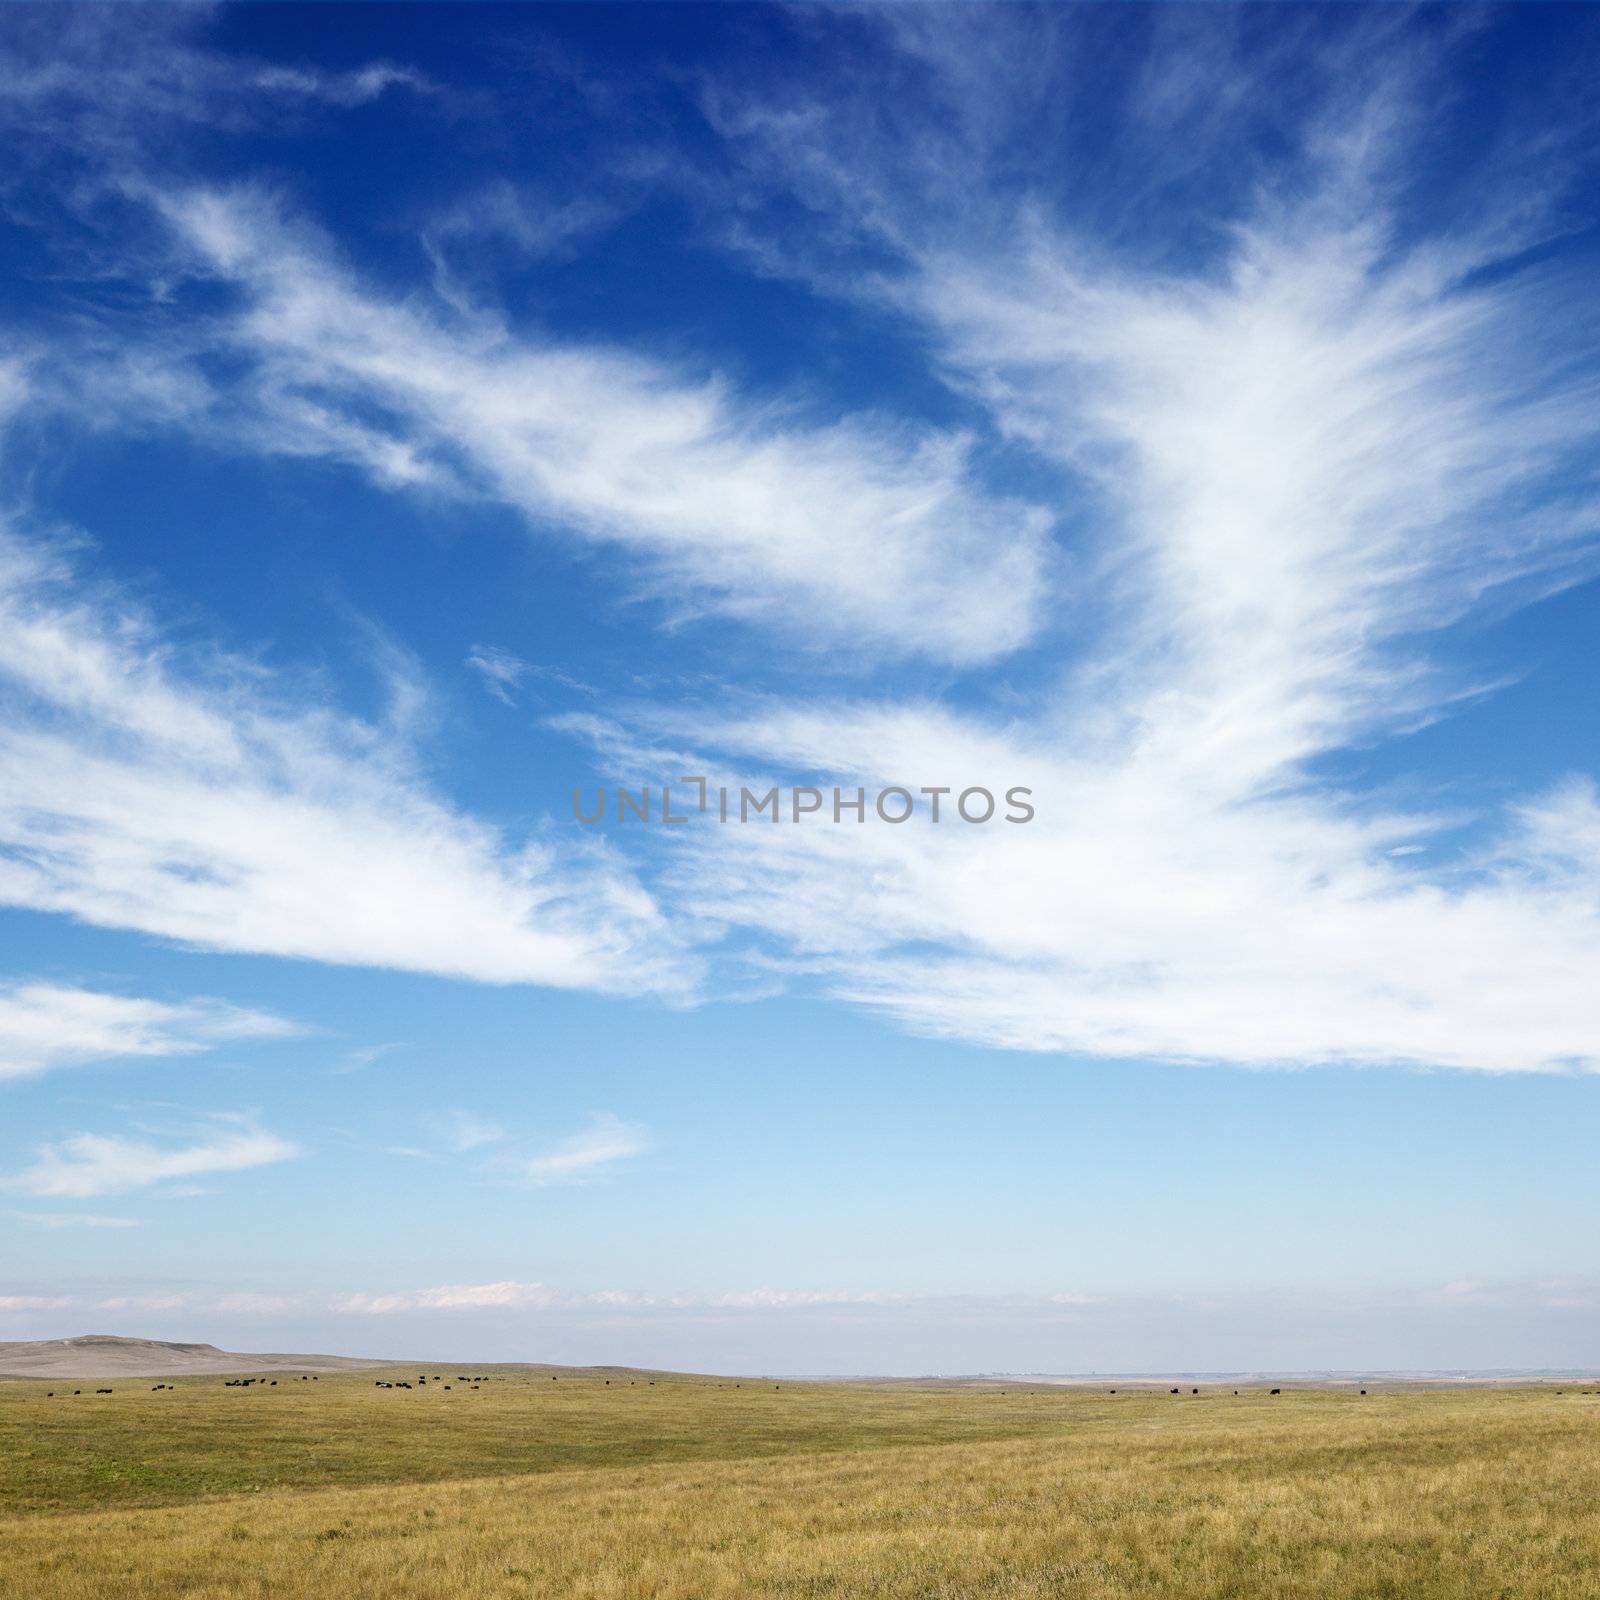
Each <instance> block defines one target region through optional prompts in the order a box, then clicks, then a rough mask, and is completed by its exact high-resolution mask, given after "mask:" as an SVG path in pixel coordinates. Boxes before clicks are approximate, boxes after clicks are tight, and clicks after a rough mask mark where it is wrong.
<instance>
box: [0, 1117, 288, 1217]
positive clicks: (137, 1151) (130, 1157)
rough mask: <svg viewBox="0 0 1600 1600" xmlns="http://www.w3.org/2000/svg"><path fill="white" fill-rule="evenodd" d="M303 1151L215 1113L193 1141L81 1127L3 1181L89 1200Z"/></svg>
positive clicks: (17, 1189) (36, 1192)
mask: <svg viewBox="0 0 1600 1600" xmlns="http://www.w3.org/2000/svg"><path fill="white" fill-rule="evenodd" d="M300 1154H301V1151H300V1150H299V1148H298V1147H297V1146H295V1145H293V1144H291V1143H290V1142H289V1141H288V1140H287V1139H282V1138H280V1137H279V1136H278V1135H277V1134H274V1133H270V1132H268V1131H267V1130H266V1129H265V1128H261V1127H259V1126H257V1125H256V1124H255V1122H254V1121H253V1120H251V1119H250V1118H248V1117H226V1118H218V1119H214V1120H213V1122H212V1124H211V1126H209V1127H208V1128H206V1129H205V1130H204V1131H203V1132H201V1133H200V1135H199V1136H198V1137H195V1138H192V1139H191V1140H190V1141H189V1142H188V1143H185V1144H176V1143H172V1142H164V1143H159V1144H158V1143H156V1142H154V1141H153V1140H150V1139H144V1138H131V1137H128V1136H126V1135H121V1134H99V1133H77V1134H73V1135H71V1136H70V1137H69V1138H66V1139H63V1140H61V1141H59V1142H58V1143H55V1144H47V1145H43V1146H41V1147H40V1148H39V1150H38V1151H37V1152H36V1153H35V1156H34V1160H33V1163H32V1165H31V1166H28V1167H25V1168H23V1169H22V1171H20V1172H17V1173H14V1174H12V1175H11V1176H10V1177H7V1178H3V1179H0V1187H3V1188H6V1189H10V1190H11V1191H13V1192H14V1193H19V1194H26V1195H31V1196H33V1197H34V1198H36V1199H62V1200H88V1199H93V1198H95V1197H97V1196H100V1195H108V1194H127V1193H129V1192H131V1191H133V1190H136V1189H147V1188H151V1187H152V1186H155V1185H160V1184H166V1183H170V1182H171V1181H172V1180H174V1179H182V1178H196V1177H203V1176H207V1175H209V1174H212V1173H223V1172H244V1171H248V1170H250V1169H251V1168H254V1167H264V1166H270V1165H272V1164H274V1163H276V1162H280V1161H290V1160H293V1159H294V1158H295V1157H297V1156H298V1155H300Z"/></svg>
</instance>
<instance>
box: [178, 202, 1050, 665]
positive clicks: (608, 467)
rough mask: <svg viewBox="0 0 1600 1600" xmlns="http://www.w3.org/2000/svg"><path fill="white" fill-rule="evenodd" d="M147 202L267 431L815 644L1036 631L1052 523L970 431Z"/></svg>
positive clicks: (213, 205)
mask: <svg viewBox="0 0 1600 1600" xmlns="http://www.w3.org/2000/svg"><path fill="white" fill-rule="evenodd" d="M151 200H152V203H153V204H154V205H155V206H156V207H157V208H158V209H159V212H160V214H161V215H162V216H164V217H165V219H166V220H167V222H168V223H169V225H170V227H171V230H172V232H173V235H174V237H175V239H176V240H177V241H178V243H179V245H180V246H181V254H180V256H179V260H178V263H177V265H178V266H180V267H183V266H186V267H187V269H188V270H189V271H190V272H192V273H195V274H198V275H201V276H203V277H206V278H209V279H215V280H217V281H220V282H222V283H223V284H225V285H228V286H230V287H231V288H232V289H233V290H235V291H236V293H237V294H238V296H239V306H238V309H237V311H236V313H235V314H234V315H232V316H231V317H228V318H224V319H223V320H222V321H220V322H219V323H217V324H215V338H216V340H217V342H218V345H219V347H222V348H226V349H229V350H231V351H232V352H234V353H235V354H236V355H238V356H242V357H243V358H245V359H246V360H247V361H248V362H250V363H251V376H250V378H249V380H248V384H247V385H246V386H244V387H242V388H241V389H240V390H239V392H238V393H236V394H235V395H233V396H232V397H231V400H230V407H231V409H233V410H234V411H235V412H236V413H238V414H239V415H240V417H241V420H242V421H243V422H245V423H246V424H249V422H250V418H251V417H252V416H253V418H254V425H256V430H257V431H256V432H255V434H254V442H255V443H256V444H258V445H261V446H265V447H267V448H273V447H274V446H276V448H279V449H282V450H284V451H286V452H289V453H294V454H321V455H328V456H332V457H337V458H341V459H345V460H349V461H351V462H353V463H354V464H356V465H358V466H360V467H362V468H363V469H364V470H366V471H367V472H368V473H370V474H371V475H372V476H373V477H374V478H375V479H376V480H377V481H378V482H380V483H382V484H384V485H385V486H388V487H396V488H399V487H405V486H428V487H431V488H434V489H441V488H443V489H449V488H453V487H457V486H461V485H471V486H474V487H475V488H476V489H477V490H479V491H483V490H487V491H488V492H490V493H492V494H494V495H495V496H497V497H498V498H500V499H502V500H504V501H505V502H507V503H509V504H511V505H513V506H515V507H517V508H518V509H519V510H521V511H522V512H524V513H525V514H526V515H527V517H528V518H529V519H530V521H531V522H533V523H535V524H537V525H538V526H539V527H540V528H541V529H550V528H554V529H563V530H566V532H567V533H568V534H569V535H570V536H573V537H576V538H578V539H580V540H584V541H593V542H596V543H599V544H602V545H605V546H607V547H609V548H611V549H612V550H613V551H616V552H619V553H622V554H624V555H628V556H631V557H633V558H635V561H636V567H635V571H636V576H637V578H638V581H640V582H642V583H645V584H646V585H647V586H648V585H654V586H655V587H657V589H658V590H659V591H660V592H662V593H664V594H667V595H670V596H673V597H674V598H675V600H676V601H677V602H678V603H682V604H687V605H688V606H689V607H690V608H691V609H696V610H704V609H707V608H709V609H710V610H712V611H714V612H718V613H721V614H725V615H729V616H734V617H738V618H742V619H744V620H746V621H750V622H759V623H764V624H766V625H768V626H771V627H774V628H776V629H778V630H779V631H780V632H783V633H786V634H789V635H791V636H798V637H800V638H802V639H806V640H810V641H812V642H837V641H839V640H841V639H845V638H849V639H854V640H868V641H870V642H871V643H872V645H873V647H874V648H875V649H876V650H877V651H878V652H879V653H887V654H891V655H895V654H899V655H905V654H910V655H927V656H933V657H936V658H940V659H948V660H952V661H957V662H972V661H981V660H986V659H990V658H992V657H994V656H997V655H1003V654H1006V653H1007V652H1009V651H1011V650H1014V649H1015V648H1017V647H1018V646H1019V645H1021V644H1023V643H1025V642H1026V641H1027V640H1028V639H1029V638H1030V637H1031V635H1032V634H1033V632H1034V630H1035V628H1036V627H1037V626H1038V623H1039V621H1040V616H1041V606H1042V604H1043V600H1044V596H1045V592H1046V573H1045V563H1044V554H1045V544H1044V534H1045V529H1046V522H1047V518H1046V517H1045V515H1044V514H1043V513H1042V512H1041V511H1040V510H1039V509H1038V508H1037V507H1034V506H1029V505H1027V504H1024V503H1022V502H1020V501H1017V500H1015V499H1007V498H1004V497H998V496H993V495H989V494H986V493H985V492H984V491H983V489H982V488H981V486H979V485H978V483H977V482H976V480H975V479H974V478H973V476H972V475H971V473H970V472H969V463H968V456H969V453H970V443H971V441H970V440H968V439H965V438H963V437H961V436H959V435H956V434H952V433H942V434H941V433H933V432H929V431H927V430H918V429H914V428H911V427H909V426H906V425H903V424H897V423H892V422H887V421H884V420H882V419H876V420H875V419H870V418H864V417H862V418H854V419H846V420H843V421H836V422H832V423H829V424H817V423H810V422H807V421H805V420H803V419H802V418H801V417H799V416H798V415H793V414H786V412H785V408H784V407H783V406H782V405H781V404H778V403H775V402H773V401H771V400H766V399H758V398H755V397H751V396H743V395H740V394H738V393H737V392H736V391H734V390H733V389H732V388H731V387H730V386H729V385H728V384H727V383H726V382H724V381H723V380H720V379H718V378H715V377H713V378H706V377H703V376H702V377H696V376H694V375H691V374H687V373H682V372H677V371H674V370H671V369H669V368H667V367H666V366H663V365H662V364H661V363H659V362H656V361H652V360H649V359H646V358H644V357H642V356H639V355H636V354H633V353H630V352H628V351H626V350H622V349H614V348H604V347H600V346H585V345H576V344H558V343H555V342H544V343H539V342H530V341H529V340H527V339H525V338H519V337H516V336H514V335H512V334H511V333H509V332H508V331H507V330H505V329H504V328H503V327H501V326H499V325H497V324H495V323H493V322H490V321H487V320H485V319H483V318H481V317H480V318H475V319H471V320H468V321H464V322H463V321H460V320H457V321H456V322H454V323H446V322H444V321H441V320H440V318H439V317H437V316H433V315H430V314H429V313H428V312H427V311H426V309H425V308H424V307H422V306H420V305H417V304H414V303H408V304H402V303H399V302H395V301H390V300H386V299H384V298H382V297H381V296H379V295H378V294H376V293H374V292H372V291H370V290H368V289H365V288H364V287H363V286H362V285H361V284H360V283H359V282H358V281H356V280H355V279H354V278H353V276H352V275H351V274H350V273H349V271H348V270H347V269H346V268H345V267H343V266H342V265H341V264H340V263H339V262H338V261H337V259H336V258H335V255H334V252H333V250H332V248H331V246H330V245H329V244H328V243H327V242H326V241H325V240H323V239H321V238H319V237H318V236H316V234H315V233H314V232H313V231H312V230H310V229H309V228H307V227H306V226H304V225H299V224H296V223H294V222H293V221H291V220H290V219H288V218H286V217H285V216H284V215H283V214H282V213H281V210H280V208H279V207H278V206H277V205H276V204H275V203H274V202H273V201H271V200H270V199H269V198H267V197H266V196H265V195H263V194H261V193H260V192H257V191H252V190H249V189H237V190H232V191H227V192H223V191H214V190H191V191H181V192H180V191H171V192H165V191H157V192H155V193H154V194H153V195H152V196H151Z"/></svg>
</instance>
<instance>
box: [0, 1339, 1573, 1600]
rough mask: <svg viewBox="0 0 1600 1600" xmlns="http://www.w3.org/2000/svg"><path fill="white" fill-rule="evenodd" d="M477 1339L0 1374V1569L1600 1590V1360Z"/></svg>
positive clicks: (793, 1592) (1328, 1599)
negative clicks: (650, 1346)
mask: <svg viewBox="0 0 1600 1600" xmlns="http://www.w3.org/2000/svg"><path fill="white" fill-rule="evenodd" d="M422 1370H423V1369H422V1368H420V1367H419V1368H418V1369H416V1371H417V1372H420V1371H422ZM428 1370H429V1371H430V1372H431V1371H432V1370H434V1369H432V1368H430V1369H428ZM437 1370H438V1371H439V1372H440V1373H441V1374H445V1369H444V1367H443V1366H442V1365H441V1366H440V1367H439V1368H438V1369H437ZM458 1371H459V1372H463V1373H465V1372H469V1371H473V1372H483V1373H488V1374H490V1375H491V1376H490V1381H489V1382H487V1383H485V1384H484V1385H483V1386H482V1388H481V1389H480V1390H479V1391H478V1392H475V1393H474V1392H471V1391H469V1390H468V1389H466V1388H463V1386H461V1385H459V1384H455V1383H454V1382H453V1381H452V1386H451V1389H450V1390H449V1391H448V1392H446V1391H444V1390H443V1388H442V1387H439V1386H435V1385H434V1384H432V1383H430V1384H429V1386H428V1388H427V1389H426V1390H418V1389H414V1390H410V1391H403V1390H382V1389H376V1388H374V1387H373V1377H374V1375H373V1374H370V1373H367V1374H362V1373H348V1374H337V1375H333V1374H323V1375H322V1376H321V1377H320V1378H319V1380H318V1381H317V1382H316V1383H310V1382H306V1383H301V1382H299V1381H298V1380H297V1379H294V1378H285V1377H282V1376H280V1378H279V1382H278V1386H277V1387H276V1388H272V1387H266V1386H263V1385H260V1384H257V1385H254V1386H252V1387H251V1388H248V1389H231V1388H224V1387H223V1386H222V1383H221V1381H220V1380H219V1379H217V1378H215V1377H205V1378H187V1379H185V1378H179V1379H176V1380H173V1381H174V1383H175V1385H176V1387H175V1388H174V1389H171V1390H166V1391H162V1392H159V1393H152V1392H151V1381H150V1380H144V1381H130V1380H127V1379H120V1380H116V1381H115V1382H112V1383H110V1384H109V1385H108V1384H106V1383H104V1382H102V1383H98V1384H97V1383H95V1382H93V1381H90V1380H86V1381H81V1382H78V1383H76V1384H72V1383H68V1384H63V1383H62V1382H61V1381H59V1380H57V1381H55V1382H54V1383H52V1384H46V1383H21V1382H11V1383H0V1596H4V1597H6V1600H12V1597H16V1600H90V1597H93V1600H102V1597H104V1600H111V1597H118V1600H122V1597H126V1600H169V1597H182V1600H243V1597H247V1596H248V1597H252V1600H254V1597H271V1600H278V1597H282V1600H324V1597H327V1596H335V1597H340V1600H351V1597H360V1600H365V1597H368V1596H372V1597H379V1596H382V1597H385V1600H389V1597H395V1600H465V1597H471V1600H500V1597H511V1596H530V1595H548V1596H558V1595H559V1596H563V1597H568V1596H571V1597H574V1600H644V1597H650V1600H742V1597H745V1596H783V1597H795V1600H799V1597H807V1600H820V1597H838V1600H854V1597H857V1596H861V1597H865V1600H966V1597H969V1596H970V1597H984V1600H987V1597H995V1600H1000V1597H1005V1600H1033V1597H1044V1596H1050V1597H1057V1596H1061V1597H1066V1596H1072V1597H1082V1600H1106V1597H1111V1596H1172V1597H1183V1600H1191V1597H1193V1600H1222V1597H1245V1596H1272V1597H1294V1600H1356V1597H1360V1600H1369V1597H1395V1600H1435V1597H1437V1600H1462V1597H1479V1596H1481V1597H1484V1600H1488V1597H1490V1596H1494V1597H1497V1600H1524V1597H1526V1600H1578V1597H1582V1600H1594V1597H1596V1596H1600V1392H1596V1391H1595V1390H1594V1389H1593V1388H1592V1387H1591V1390H1590V1392H1588V1393H1582V1392H1580V1391H1579V1390H1577V1389H1568V1390H1567V1391H1566V1392H1565V1393H1564V1394H1562V1395H1557V1394H1556V1393H1554V1392H1553V1391H1551V1390H1546V1389H1515V1390H1492V1389H1466V1390H1451V1391H1443V1392H1440V1391H1421V1392H1418V1391H1411V1392H1392V1393H1374V1394H1371V1395H1368V1396H1365V1397H1361V1396H1357V1395H1355V1394H1353V1393H1347V1392H1341V1391H1329V1390H1299V1391H1297V1390H1289V1391H1286V1392H1285V1393H1284V1394H1282V1395H1280V1396H1269V1395H1267V1394H1266V1393H1265V1392H1264V1391H1260V1390H1249V1391H1246V1392H1245V1393H1243V1394H1241V1395H1240V1396H1238V1397H1237V1398H1235V1397H1234V1396H1233V1395H1232V1394H1231V1392H1229V1391H1228V1390H1227V1389H1223V1390H1221V1391H1208V1392H1206V1393H1203V1394H1201V1395H1200V1396H1192V1395H1190V1394H1188V1393H1187V1391H1186V1392H1185V1393H1183V1394H1182V1395H1169V1394H1167V1393H1166V1392H1165V1390H1160V1391H1157V1392H1149V1391H1143V1392H1140V1391H1132V1392H1130V1391H1128V1390H1123V1392H1121V1393H1119V1394H1117V1395H1108V1394H1106V1393H1105V1392H1104V1391H1087V1392H1086V1391H1082V1390H1073V1389H1059V1388H1058V1389H1044V1390H1032V1391H1030V1390H1027V1389H1025V1388H1017V1387H1010V1388H1008V1390H1007V1391H1006V1392H1005V1393H1001V1392H999V1391H998V1390H995V1389H992V1388H980V1387H966V1388H936V1387H927V1388H918V1387H906V1386H881V1387H880V1386H867V1385H820V1384H818V1385H813V1384H790V1383H785V1384H784V1385H783V1386H782V1387H781V1389H774V1388H773V1386H772V1384H771V1382H770V1381H769V1382H766V1383H762V1382H760V1381H759V1380H750V1379H744V1380H738V1381H739V1383H740V1387H738V1388H735V1387H734V1382H735V1380H732V1379H726V1380H717V1379H683V1378H669V1377H664V1376H660V1375H655V1376H656V1381H655V1382H654V1383H653V1384H652V1383H651V1382H650V1375H643V1374H632V1373H627V1372H596V1373H591V1374H581V1375H580V1374H576V1373H572V1372H567V1373H564V1374H563V1375H562V1376H561V1377H560V1379H559V1381H558V1382H555V1383H552V1382H551V1381H550V1379H549V1375H548V1373H536V1372H531V1371H530V1370H529V1369H521V1370H520V1371H517V1370H515V1369H495V1368H470V1369H469V1368H466V1367H459V1368H455V1367H453V1368H451V1369H450V1371H449V1373H448V1374H445V1376H447V1377H449V1378H451V1379H452V1380H453V1378H454V1375H455V1373H456V1372H458ZM406 1376H409V1377H410V1378H411V1379H412V1381H415V1377H416V1373H415V1372H412V1373H408V1374H406ZM607 1377H610V1379H611V1381H610V1383H609V1385H608V1384H607V1383H606V1381H605V1379H606V1378H607ZM106 1386H109V1387H112V1388H113V1389H114V1390H115V1393H114V1394H112V1395H95V1394H94V1393H93V1392H92V1391H93V1390H94V1389H95V1388H97V1387H106ZM52 1387H53V1388H54V1389H55V1390H56V1398H55V1399H53V1400H52V1399H47V1398H46V1392H47V1390H48V1389H49V1388H52ZM74 1387H76V1388H80V1389H82V1390H83V1391H84V1393H83V1394H81V1395H79V1396H77V1397H72V1396H70V1394H69V1395H67V1396H65V1397H64V1396H63V1395H62V1393H61V1391H62V1389H63V1388H66V1389H68V1390H70V1389H71V1388H74Z"/></svg>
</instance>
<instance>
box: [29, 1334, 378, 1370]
mask: <svg viewBox="0 0 1600 1600" xmlns="http://www.w3.org/2000/svg"><path fill="white" fill-rule="evenodd" d="M388 1365H392V1363H389V1362H384V1361H364V1360H362V1359H361V1358H359V1357H356V1356H306V1355H280V1354H276V1353H273V1354H250V1353H248V1352H242V1351H236V1350H219V1349H218V1348H217V1347H216V1346H215V1345H214V1344H169V1343H168V1342H167V1341H166V1340H164V1339H125V1338H123V1337H121V1336H120V1335H119V1334H114V1333H86V1334H83V1335H82V1336H80V1337H79V1338H76V1339H20V1340H13V1341H6V1340H0V1378H163V1377H179V1376H182V1375H183V1374H185V1373H204V1372H280V1371H284V1370H292V1371H295V1372H339V1371H342V1370H344V1369H345V1368H348V1367H378V1366H388Z"/></svg>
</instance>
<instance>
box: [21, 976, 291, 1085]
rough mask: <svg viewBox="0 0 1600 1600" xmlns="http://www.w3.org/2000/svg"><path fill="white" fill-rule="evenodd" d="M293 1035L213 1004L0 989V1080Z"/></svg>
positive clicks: (262, 1018) (34, 986)
mask: <svg viewBox="0 0 1600 1600" xmlns="http://www.w3.org/2000/svg"><path fill="white" fill-rule="evenodd" d="M295 1031H296V1029H295V1027H294V1024H292V1023H290V1022H287V1021H285V1020H284V1019H283V1018H281V1017H274V1016H270V1015H268V1014H267V1013H266V1012H261V1011H247V1010H242V1009H240V1008H239V1007H236V1006H230V1005H225V1004H224V1003H222V1002H221V1001H218V1000H187V1001H183V1002H181V1003H178V1004H168V1003H165V1002H163V1001H158V1000H138V999H130V998H128V997H125V996H123V995H115V994H101V993H97V992H95V991H93V990H90V989H78V988H69V987H65V986H62V985H58V984H50V983H13V984H9V985H4V984H0V1078H21V1077H30V1076H32V1075H34V1074H36V1073H40V1072H46V1071H48V1070H50V1069H51V1068H53V1067H62V1066H76V1065H79V1064H81V1063H83V1062H87V1061H107V1060H113V1059H115V1058H117V1057H119V1056H172V1055H193V1054H195V1053H196V1052H199V1051H203V1050H209V1049H211V1048H212V1046H213V1045H215V1044H218V1043H220V1042H222V1041H224V1040H232V1039H273V1038H282V1037H283V1036H285V1035H287V1034H292V1033H294V1032H295Z"/></svg>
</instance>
